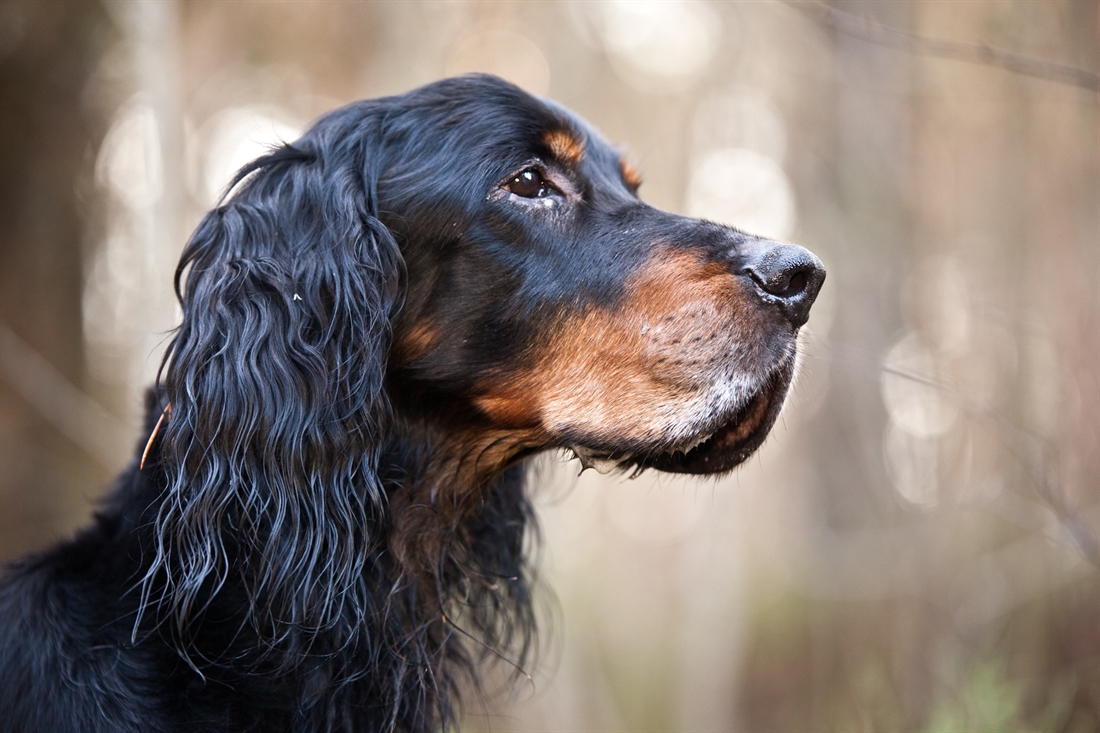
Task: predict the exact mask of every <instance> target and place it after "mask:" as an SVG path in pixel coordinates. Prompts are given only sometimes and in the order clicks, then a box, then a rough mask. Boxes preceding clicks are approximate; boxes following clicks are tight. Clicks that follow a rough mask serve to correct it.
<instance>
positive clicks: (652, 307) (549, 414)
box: [478, 250, 742, 439]
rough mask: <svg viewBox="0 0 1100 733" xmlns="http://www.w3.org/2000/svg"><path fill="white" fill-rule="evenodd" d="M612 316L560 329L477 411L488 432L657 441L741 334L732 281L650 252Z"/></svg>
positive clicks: (694, 262)
mask: <svg viewBox="0 0 1100 733" xmlns="http://www.w3.org/2000/svg"><path fill="white" fill-rule="evenodd" d="M627 291H628V293H629V297H628V300H627V302H625V303H624V304H623V305H622V306H621V307H617V308H615V309H613V310H607V309H602V308H591V309H588V310H586V311H584V312H582V313H578V314H577V315H575V316H573V317H572V318H569V319H568V320H566V321H565V322H563V323H562V324H561V325H560V326H559V327H558V328H557V329H556V330H555V332H554V334H553V335H552V336H551V337H550V339H549V340H548V342H547V345H546V346H545V347H543V349H542V351H541V353H540V354H539V355H538V357H537V360H536V366H535V368H534V369H532V370H531V371H529V372H527V373H525V374H523V375H521V376H520V377H519V378H515V379H511V380H508V381H509V384H508V385H507V386H506V387H505V388H504V389H497V390H491V391H489V392H487V393H486V394H484V395H483V397H482V398H481V400H479V402H478V405H479V407H481V409H482V410H484V411H485V412H486V413H487V414H488V415H489V416H490V417H491V418H493V419H494V421H495V422H498V424H507V425H511V426H514V427H534V426H536V425H537V426H538V427H541V428H542V429H544V430H546V431H547V432H549V433H551V434H553V433H558V432H560V431H562V430H565V429H570V430H574V431H579V432H583V433H586V434H589V435H618V436H631V437H634V438H638V439H646V438H651V439H652V438H660V437H661V435H660V433H661V423H662V422H667V421H669V420H674V419H675V417H676V411H677V409H678V408H679V406H680V405H682V404H684V402H685V401H686V400H687V398H689V397H691V396H692V395H693V394H696V393H697V392H699V391H701V390H702V389H704V388H705V387H706V386H707V385H708V384H709V383H710V382H711V381H712V380H713V379H714V378H715V375H716V374H718V373H720V372H721V371H723V370H725V371H728V369H729V365H730V363H731V361H736V360H737V355H736V353H735V351H736V348H737V343H738V342H739V341H740V340H741V338H742V334H741V333H740V330H741V329H739V328H738V326H737V323H736V319H735V314H736V311H737V310H738V308H737V307H736V302H735V300H736V298H737V296H738V293H739V291H738V289H737V286H736V283H735V278H734V277H733V276H732V275H731V274H730V273H729V271H728V270H727V269H726V268H724V267H722V266H721V265H718V264H710V263H704V262H701V261H700V260H699V259H698V258H697V257H696V256H694V255H692V254H690V253H685V252H678V251H668V250H665V251H658V253H657V254H655V255H654V256H653V257H652V258H651V259H650V261H649V262H648V263H646V264H645V265H644V266H643V267H641V268H640V269H639V271H638V273H637V274H636V275H635V276H634V277H632V278H631V279H630V280H629V281H628V283H627Z"/></svg>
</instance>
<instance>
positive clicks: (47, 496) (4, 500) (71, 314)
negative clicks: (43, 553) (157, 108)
mask: <svg viewBox="0 0 1100 733" xmlns="http://www.w3.org/2000/svg"><path fill="white" fill-rule="evenodd" d="M111 35H112V29H111V25H110V23H109V21H108V19H107V17H106V15H105V13H104V10H103V7H102V6H101V5H100V3H93V2H52V3H33V2H5V3H4V5H3V7H2V8H0V324H2V325H3V326H6V327H7V328H9V329H10V330H11V331H12V332H14V333H15V334H16V335H17V336H18V337H19V339H21V340H22V341H23V342H25V343H26V344H27V345H29V346H30V347H31V348H32V349H33V350H34V351H37V352H38V353H39V354H41V355H42V356H43V357H44V358H45V359H46V360H47V361H48V362H50V363H51V364H52V365H54V366H55V367H56V368H57V369H58V370H59V371H60V373H61V374H62V375H63V376H64V377H65V378H66V379H67V380H68V381H69V382H71V383H73V384H75V385H78V386H79V385H81V384H82V382H83V379H84V355H83V348H82V332H81V290H82V287H81V284H82V249H83V247H84V245H85V238H86V236H87V234H86V229H85V226H84V225H83V222H82V216H81V207H82V205H84V204H85V203H86V202H82V199H83V198H86V197H87V195H89V194H90V192H91V189H92V187H91V173H92V170H91V169H92V165H91V163H92V151H93V150H95V148H96V145H97V143H98V140H99V138H100V137H101V136H102V134H103V130H104V120H103V119H99V118H98V117H96V114H95V113H94V112H89V109H88V107H87V106H86V105H85V104H84V103H83V94H84V90H85V88H86V85H87V82H88V80H89V79H90V78H91V76H92V75H93V73H94V72H95V69H96V67H97V64H98V62H99V60H100V57H101V56H102V54H103V52H104V50H105V49H106V47H107V45H108V42H109V40H110V38H111ZM11 351H12V349H10V348H9V354H7V355H6V356H8V357H9V359H10V358H16V357H14V356H13V354H11V353H10V352H11ZM0 377H2V378H0V559H7V558H9V557H10V556H11V555H12V554H13V553H14V552H17V551H19V550H21V549H25V548H27V547H28V546H30V547H41V546H43V545H45V544H48V543H49V542H50V541H51V540H53V539H54V538H56V537H57V536H58V535H59V534H61V533H63V532H65V531H67V530H68V529H70V528H71V527H72V526H73V525H74V524H75V523H78V522H80V521H82V519H83V518H84V517H85V516H86V514H87V501H88V499H90V498H92V497H94V496H95V495H96V494H98V493H99V487H100V486H101V485H102V484H103V482H104V481H105V480H106V479H107V474H106V471H105V469H104V468H103V467H102V466H100V465H99V464H98V463H97V462H96V461H95V460H94V459H93V458H92V457H91V456H89V455H88V454H87V453H85V452H84V451H82V450H81V449H80V448H78V447H76V446H75V445H74V444H73V443H72V442H70V441H69V440H67V439H66V438H64V437H62V435H61V434H60V433H59V432H58V431H57V429H56V427H54V426H53V425H51V424H50V423H49V422H47V421H46V419H45V418H44V417H43V416H42V415H41V414H39V412H38V411H36V410H35V409H34V407H32V405H31V404H30V403H29V402H28V401H27V400H26V399H24V396H22V395H21V394H20V392H19V390H17V389H16V387H15V384H14V382H13V380H12V379H11V378H10V373H9V371H8V370H4V372H2V373H0Z"/></svg>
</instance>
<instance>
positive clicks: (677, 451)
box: [571, 357, 795, 476]
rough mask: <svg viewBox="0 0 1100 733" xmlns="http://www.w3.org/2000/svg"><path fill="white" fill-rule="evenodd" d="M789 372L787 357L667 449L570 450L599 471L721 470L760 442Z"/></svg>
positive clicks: (792, 368)
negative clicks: (736, 401) (746, 393)
mask: <svg viewBox="0 0 1100 733" xmlns="http://www.w3.org/2000/svg"><path fill="white" fill-rule="evenodd" d="M794 372H795V359H794V358H793V357H792V358H790V359H788V360H786V361H784V362H783V363H782V364H780V365H779V366H778V367H777V368H776V369H775V370H774V371H772V373H771V374H770V375H769V376H768V378H767V379H765V380H763V383H762V384H761V386H760V387H759V388H758V390H756V391H755V393H754V394H752V395H751V396H750V397H749V398H748V399H747V400H745V401H744V402H742V403H741V404H740V405H739V406H738V407H737V408H736V409H733V410H731V411H729V412H728V413H727V414H726V415H725V416H723V417H720V418H719V419H718V420H716V421H714V423H712V425H711V426H710V427H708V428H705V429H702V430H699V431H697V432H696V433H695V434H694V435H692V436H690V437H688V438H687V439H684V440H680V441H678V442H677V443H676V444H675V445H674V446H672V447H664V448H651V449H645V448H643V449H636V450H601V449H599V448H592V447H588V446H584V445H573V446H571V448H572V450H573V452H574V453H575V454H576V456H577V458H578V459H580V461H581V465H582V466H583V467H584V468H592V469H595V470H596V471H598V472H600V473H609V472H611V471H614V470H629V469H634V470H636V471H641V470H644V469H647V468H653V469H656V470H658V471H666V472H669V473H686V474H692V475H699V476H703V475H711V474H721V473H726V472H728V471H730V470H732V469H733V468H735V467H736V466H737V465H738V464H740V463H742V462H744V461H745V459H747V458H748V457H749V456H750V455H752V454H753V452H754V451H755V450H756V449H757V448H759V447H760V446H761V445H762V444H763V442H764V440H765V438H767V436H768V433H769V432H770V431H771V428H772V425H774V424H775V420H776V418H777V417H778V416H779V412H780V411H781V410H782V408H783V403H784V401H785V400H786V396H787V389H788V388H789V387H790V384H791V381H792V379H793V377H794Z"/></svg>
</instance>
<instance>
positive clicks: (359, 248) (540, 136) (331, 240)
mask: <svg viewBox="0 0 1100 733" xmlns="http://www.w3.org/2000/svg"><path fill="white" fill-rule="evenodd" d="M555 129H566V130H569V131H571V134H573V135H574V137H575V138H576V139H577V140H579V141H580V142H581V143H583V162H579V161H578V160H571V162H569V163H568V164H567V163H564V162H561V160H557V162H555V160H556V159H555V155H556V156H557V157H558V158H561V157H562V155H564V154H563V153H562V152H561V151H558V152H556V153H555V152H554V151H553V150H550V149H548V148H547V143H546V140H547V139H548V138H547V137H546V134H547V133H550V132H552V131H553V130H555ZM565 157H571V156H570V155H565ZM532 165H537V166H539V167H540V170H543V169H545V170H544V172H545V174H546V176H547V177H548V178H550V177H553V176H556V178H555V179H554V180H556V181H558V187H557V188H555V189H553V191H549V190H548V192H547V193H546V195H545V196H543V193H542V192H541V191H540V192H539V194H538V195H536V196H526V195H524V196H519V197H517V196H516V195H515V194H514V193H512V189H510V188H508V186H509V185H510V184H508V183H507V182H508V181H509V180H510V179H509V176H514V175H515V174H516V171H517V170H520V169H522V168H523V166H532ZM551 169H552V170H551ZM553 171H556V172H553ZM627 178H628V179H629V177H627ZM234 189H235V190H234V192H233V193H232V195H230V196H228V197H227V198H226V200H225V201H224V202H223V203H222V205H221V206H219V207H218V208H217V209H215V210H213V211H211V212H210V213H209V214H208V215H207V216H206V218H205V219H204V220H203V221H202V223H201V224H200V225H199V227H198V229H197V231H196V232H195V234H194V236H193V237H192V239H191V241H190V242H189V243H188V245H187V247H186V249H185V251H184V253H183V258H182V260H181V264H180V267H179V269H178V271H177V276H176V290H177V294H178V296H179V299H180V302H181V304H182V307H183V321H182V324H181V326H180V327H179V330H178V331H177V333H176V335H175V338H174V339H173V341H172V343H171V346H170V347H169V349H168V353H167V355H166V357H165V361H164V365H163V367H162V371H161V378H160V380H159V381H158V386H157V387H156V388H155V389H153V390H152V391H151V392H150V393H149V397H148V404H147V415H148V417H147V423H146V425H145V432H144V435H143V437H142V439H141V442H140V445H139V446H138V450H137V452H136V458H135V461H134V463H133V464H132V465H131V466H130V467H129V468H128V469H127V470H126V471H125V473H123V475H122V476H121V477H120V478H119V480H118V482H117V484H116V486H115V488H114V491H113V493H112V494H111V496H110V498H109V499H108V500H107V501H106V502H105V505H104V507H103V509H102V510H101V511H100V512H99V513H98V514H97V515H96V518H95V522H94V523H93V524H92V526H91V527H89V528H88V529H86V530H84V531H83V532H82V533H81V534H79V535H78V536H77V537H76V538H75V539H74V540H72V541H70V542H67V543H64V544H62V545H61V546H59V547H57V548H55V549H53V550H51V551H49V552H46V553H44V554H42V555H39V556H35V557H30V558H27V559H24V560H22V561H21V562H19V563H17V564H15V565H14V566H13V567H12V568H11V569H10V572H9V573H8V575H7V577H6V578H5V580H4V581H3V584H2V586H0V619H2V623H0V730H3V731H19V732H20V733H38V732H54V731H135V732H136V731H143V732H144V731H187V733H198V732H199V731H245V730H248V731H391V730H397V731H425V730H435V729H439V728H447V727H450V726H452V725H454V724H455V723H456V721H457V714H458V710H457V707H456V705H457V703H458V700H459V691H460V689H462V688H464V686H466V685H470V686H473V687H476V680H477V678H478V674H477V673H478V670H479V668H480V666H481V665H482V664H483V663H484V662H485V661H486V660H487V659H507V660H508V663H509V664H510V665H513V667H514V669H517V670H518V669H521V668H522V667H523V666H524V665H525V664H527V662H528V658H529V656H530V654H529V653H530V651H531V648H532V644H533V634H534V620H533V614H532V610H531V595H530V586H531V580H530V573H529V569H528V567H527V564H526V554H525V548H526V546H527V543H529V542H530V535H531V532H532V531H533V521H532V516H531V508H530V505H529V503H528V499H527V496H526V493H525V487H524V474H525V471H524V459H525V458H526V457H527V456H530V455H532V454H534V453H536V452H538V451H540V450H544V449H546V448H554V447H567V446H578V445H585V446H590V447H592V448H593V449H594V450H596V451H598V452H599V453H600V454H601V455H603V456H604V457H605V458H608V459H614V460H615V461H617V462H619V463H620V464H621V465H624V466H626V465H633V466H637V467H639V468H643V467H645V466H646V465H658V466H659V467H660V468H663V469H666V470H684V471H688V472H693V473H706V472H710V471H712V470H728V468H729V467H731V466H732V465H734V464H735V463H736V462H738V461H739V460H742V459H743V456H741V455H740V454H741V453H744V454H745V455H747V453H748V452H749V451H751V450H752V449H754V448H755V447H756V445H758V444H759V441H760V440H762V439H763V435H764V434H765V433H766V432H767V429H768V427H770V425H771V420H773V419H774V412H775V411H777V410H778V405H779V404H781V403H782V394H783V392H784V391H785V389H786V380H787V379H789V372H790V363H791V362H792V361H793V334H794V332H795V331H796V330H797V327H798V325H801V324H800V323H797V322H796V320H795V319H792V318H791V317H790V316H789V315H782V314H780V310H781V309H779V308H772V307H771V306H768V305H764V306H761V305H759V303H763V302H764V301H766V300H767V299H768V298H770V297H772V296H770V295H768V293H772V292H778V290H776V289H775V288H771V289H769V287H770V286H768V285H767V283H765V284H764V285H760V286H759V287H762V288H763V289H764V290H765V291H767V292H766V293H763V294H762V295H761V294H760V293H761V292H763V291H759V288H757V290H754V291H752V292H753V293H757V294H756V295H751V296H746V295H745V293H748V292H749V290H746V288H750V285H751V284H750V285H745V284H744V283H750V280H749V275H748V274H744V273H749V274H751V275H752V277H753V278H755V280H757V281H759V282H764V281H765V280H766V277H762V276H758V275H757V274H755V272H750V270H748V269H746V270H744V271H743V272H742V271H738V272H742V274H741V275H737V278H740V279H736V278H734V279H736V283H735V284H734V285H731V287H732V288H734V290H733V291H731V292H734V291H736V293H740V295H738V296H737V297H742V296H744V297H751V298H752V299H753V303H754V304H755V305H753V306H752V308H751V309H749V310H751V313H750V312H749V310H746V311H745V313H744V319H743V323H747V324H750V325H749V326H745V325H743V326H741V327H740V328H742V330H744V329H750V326H751V329H755V330H753V331H752V333H753V334H754V338H755V334H757V333H758V332H759V333H760V334H761V337H760V339H758V341H759V344H758V346H759V348H756V350H755V351H752V350H750V351H751V354H752V355H751V358H750V357H748V356H746V357H744V358H743V361H745V363H746V364H748V363H749V361H751V362H752V364H753V366H752V368H753V369H755V368H756V366H755V364H756V363H757V362H760V363H761V364H763V363H764V362H767V364H766V365H764V366H761V367H760V371H761V374H763V375H764V376H762V377H761V382H760V384H761V387H760V389H761V390H762V392H761V394H763V393H764V392H766V393H767V395H768V398H767V399H768V400H769V401H767V402H766V404H765V401H763V400H764V398H763V397H761V398H760V400H758V401H757V402H756V403H753V404H757V405H760V406H763V407H767V409H766V410H764V409H763V407H761V408H760V410H757V412H759V415H758V416H757V417H753V420H757V421H758V423H753V424H754V425H757V428H758V429H755V430H754V431H753V433H752V435H750V436H748V437H744V436H741V435H740V434H738V436H737V437H736V441H738V442H736V446H735V447H736V451H734V449H733V448H729V447H728V446H721V450H719V449H718V448H715V449H707V448H706V447H705V446H704V447H701V448H699V449H697V450H695V451H689V452H688V456H690V457H692V458H690V459H687V458H684V457H683V456H682V455H680V454H676V455H677V456H679V457H669V456H667V455H666V456H664V457H661V452H662V450H665V449H672V448H676V447H677V445H678V444H677V443H676V442H675V440H680V438H676V439H675V440H674V438H673V437H668V438H667V439H665V438H662V437H660V436H658V437H656V438H654V437H652V436H649V435H631V434H629V431H626V430H623V431H618V430H615V429H614V427H613V426H612V428H611V429H610V430H608V431H605V432H603V433H599V432H598V431H597V432H593V429H592V428H591V427H583V426H578V425H573V424H572V423H570V424H569V425H564V426H557V427H549V426H547V425H544V424H542V423H540V422H539V420H538V419H536V418H534V417H530V416H527V415H526V414H525V413H523V412H522V409H521V408H522V405H523V402H522V400H519V401H518V402H517V401H516V400H514V399H513V400H512V401H511V402H508V404H509V405H512V407H511V408H510V409H511V412H507V411H500V412H494V411H493V409H490V407H488V406H489V405H496V404H498V402H493V401H492V400H490V399H489V398H490V397H493V398H494V399H496V396H497V395H504V394H509V395H510V394H512V393H513V392H515V391H516V390H522V389H523V385H525V384H529V383H530V381H529V380H530V379H531V378H532V375H536V376H538V375H542V374H544V373H551V374H552V373H553V371H554V369H555V366H554V364H549V365H548V364H547V363H546V360H545V359H544V358H541V357H538V356H537V355H538V354H542V353H551V352H550V351H544V350H545V349H547V348H549V347H548V346H547V344H549V343H551V341H552V339H551V338H550V337H549V336H547V335H546V334H547V333H548V330H547V329H549V328H551V327H552V326H553V324H555V323H557V322H561V321H562V320H563V319H566V318H568V317H570V316H571V315H575V314H577V313H587V312H590V311H591V309H603V310H604V311H607V312H610V313H615V312H616V309H620V310H622V309H623V304H624V303H625V302H626V300H627V298H628V297H629V296H630V290H631V286H630V284H629V283H631V282H633V281H632V280H631V277H632V276H635V275H637V273H640V272H644V263H645V262H646V261H647V257H649V255H650V253H651V252H652V251H653V246H654V243H655V242H658V241H661V242H671V243H673V244H676V243H679V244H676V246H679V247H680V248H681V249H682V250H683V251H684V252H688V251H690V252H693V253H697V254H698V255H699V257H700V258H702V259H704V260H708V261H714V262H719V263H720V265H721V267H723V268H725V267H727V266H728V267H729V268H732V269H730V271H731V272H733V269H735V268H734V267H733V259H731V257H733V255H731V254H730V253H731V252H733V251H735V250H736V251H740V252H747V251H749V250H750V249H752V247H753V246H756V243H758V242H759V240H756V239H755V238H751V237H748V236H747V235H743V234H741V233H739V232H736V231H734V230H730V229H727V228H724V227H718V226H716V225H713V224H709V223H706V222H698V221H693V220H688V219H682V218H679V217H673V216H670V215H668V214H663V213H661V212H656V211H655V210H653V209H650V208H649V207H646V206H645V205H644V204H641V202H639V201H638V199H637V197H636V196H635V193H634V190H633V187H632V181H630V180H624V176H623V173H622V168H621V166H620V164H619V158H618V155H617V153H616V152H615V151H614V150H613V149H611V148H610V147H609V146H608V145H607V144H606V143H604V142H603V141H602V140H601V139H600V138H599V137H598V136H597V135H596V134H595V133H594V132H592V131H591V130H590V129H588V128H587V127H586V126H585V125H584V124H583V123H582V122H580V121H579V120H576V119H575V118H573V117H572V116H571V115H569V114H568V113H567V112H565V111H564V110H561V109H560V108H557V107H554V106H552V105H550V104H549V103H546V102H544V101H541V100H538V99H535V98H533V97H531V96H529V95H527V94H525V93H523V92H521V91H520V90H518V89H516V88H515V87H512V86H511V85H508V84H506V83H504V82H502V81H500V80H498V79H495V78H492V77H487V76H472V77H464V78H460V79H454V80H447V81H443V82H439V83H437V84H433V85H430V86H428V87H424V88H422V89H419V90H416V91H414V92H410V93H409V94H407V95H404V96H400V97H392V98H387V99H380V100H372V101H366V102H360V103H357V104H353V105H350V106H348V107H345V108H343V109H340V110H337V111H335V112H332V113H331V114H329V115H327V116H325V117H324V118H322V119H321V120H320V121H318V122H317V123H316V124H315V125H314V126H313V127H312V129H310V130H309V131H308V132H307V133H306V134H305V135H304V136H303V137H302V138H301V139H300V140H298V141H296V142H294V143H293V144H288V145H284V146H282V147H281V148H279V149H277V150H274V151H273V152H271V153H270V154H269V155H267V156H265V157H263V158H261V159H259V160H257V161H255V162H254V163H252V164H251V165H249V166H247V167H246V168H245V169H244V170H242V171H241V173H240V174H239V176H238V178H237V181H236V182H235V184H234ZM516 190H519V189H516ZM540 197H542V198H540ZM542 199H545V201H543V200H542ZM800 266H801V265H800ZM788 269H790V268H788ZM803 269H804V270H805V267H803ZM807 271H808V270H807ZM789 274H790V273H787V275H788V280H790V277H789ZM769 276H770V275H769ZM733 277H734V276H733V275H731V278H733ZM821 277H823V273H822V275H821ZM730 282H731V283H732V282H734V281H733V280H731V281H730ZM737 283H741V284H737ZM818 286H820V278H819V280H818V281H817V283H816V285H815V286H814V288H813V293H812V294H811V296H810V300H811V301H812V295H813V294H816V287H818ZM751 287H756V286H751ZM783 287H784V288H787V289H788V290H789V289H790V288H789V286H787V285H784V286H783ZM750 289H751V288H750ZM742 291H743V292H742ZM784 292H786V291H784ZM782 297H783V298H787V297H788V296H787V295H785V294H783V295H782ZM731 298H732V296H731ZM773 299H774V298H773ZM731 302H733V300H731ZM783 307H784V308H786V307H787V306H783ZM806 308H808V305H806ZM769 309H770V310H769ZM601 312H602V311H601ZM777 314H779V315H777ZM803 320H804V317H803ZM792 324H793V325H792ZM418 329H419V330H418ZM751 329H750V330H751ZM746 332H748V331H746ZM729 338H732V336H730V337H729ZM559 351H560V349H559ZM553 353H558V352H553ZM729 353H731V354H732V353H733V352H732V351H730V352H729ZM745 353H749V352H745ZM729 358H734V357H729ZM736 358H742V357H736ZM711 361H712V362H716V359H711ZM692 363H695V362H692ZM742 367H744V368H748V367H747V366H744V365H742ZM742 367H739V368H742ZM765 372H766V373H765ZM540 378H541V377H540ZM524 379H527V380H528V381H524ZM509 390H511V391H509ZM501 399H503V398H501ZM509 399H511V398H509ZM753 399H756V397H755V396H754V397H753ZM746 400H747V398H746ZM517 406H518V407H517ZM750 408H752V405H749V406H747V407H746V406H745V405H740V404H739V405H738V406H737V410H738V411H739V412H736V414H734V413H733V412H731V411H727V414H723V415H707V416H704V417H703V418H700V420H704V419H705V421H706V425H703V423H702V422H701V423H700V426H699V427H698V429H697V430H696V432H698V433H700V434H704V433H706V434H710V433H714V431H715V430H716V429H717V428H718V427H719V426H720V425H724V424H727V423H729V424H731V425H732V424H733V422H737V421H745V420H748V418H747V417H745V415H747V414H750V413H751V414H752V415H756V413H752V412H751V410H750ZM731 409H732V408H731ZM754 409H755V408H754ZM761 410H763V411H761ZM521 413H522V414H521ZM731 421H732V422H731ZM704 428H705V429H704ZM727 433H729V435H733V433H732V432H731V431H727ZM714 434H715V436H719V437H714V438H712V439H711V441H710V443H714V444H717V443H719V442H720V441H721V440H723V439H724V438H721V437H720V436H722V435H725V434H726V433H723V432H721V431H719V432H717V433H714ZM150 436H152V437H150ZM147 439H148V455H147V456H146V457H145V459H144V462H143V463H142V459H141V456H142V453H143V451H144V450H145V449H146V447H147ZM725 440H727V442H728V443H729V445H730V446H733V445H734V438H733V437H730V438H728V439H725ZM707 450H710V452H709V453H708V452H707ZM738 451H739V452H738ZM727 453H728V454H729V455H731V456H734V453H736V455H735V456H734V457H732V458H728V460H727V458H726V457H725V456H726V454H727ZM670 455H671V454H670ZM716 456H718V457H721V458H722V460H721V461H718V459H717V458H716ZM738 456H740V457H738ZM719 463H720V465H719ZM703 465H706V466H714V468H707V469H702V468H699V466H703Z"/></svg>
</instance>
